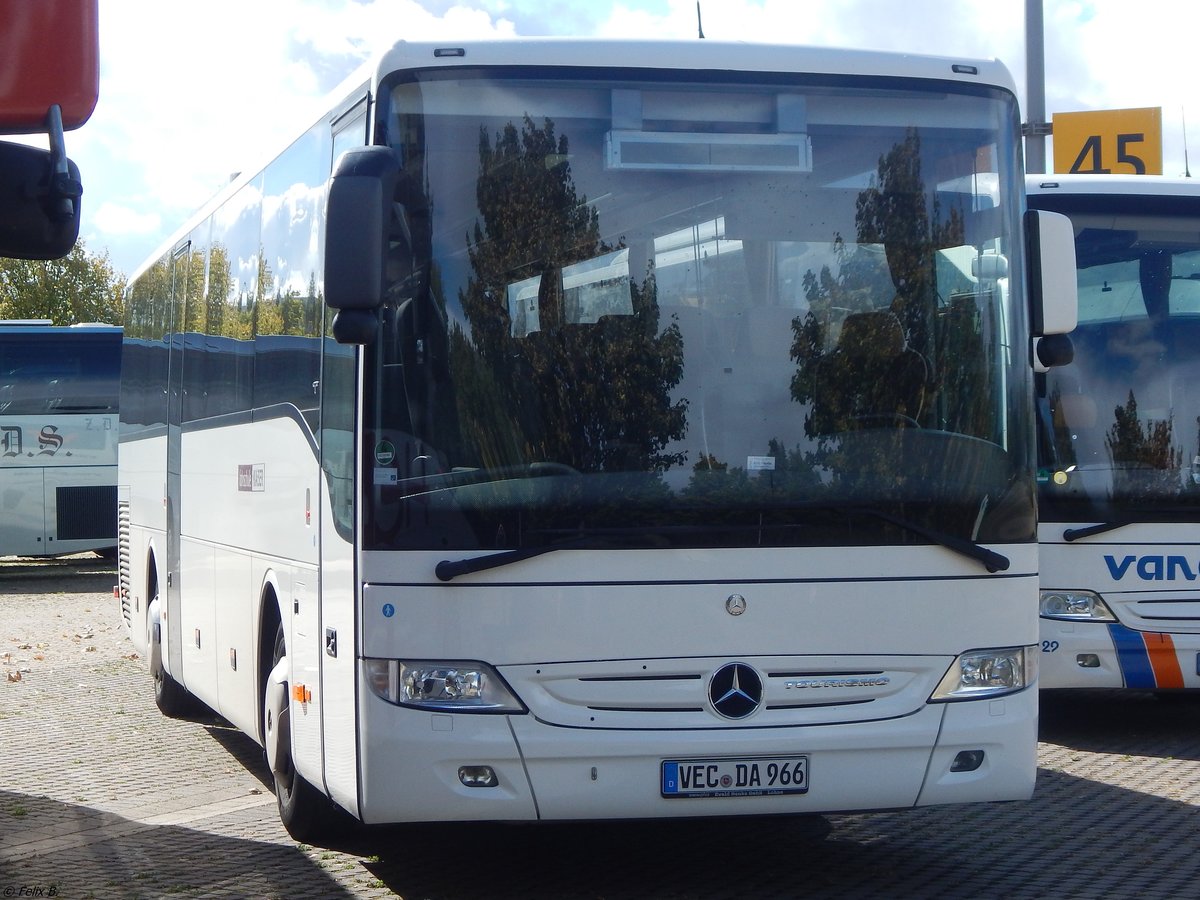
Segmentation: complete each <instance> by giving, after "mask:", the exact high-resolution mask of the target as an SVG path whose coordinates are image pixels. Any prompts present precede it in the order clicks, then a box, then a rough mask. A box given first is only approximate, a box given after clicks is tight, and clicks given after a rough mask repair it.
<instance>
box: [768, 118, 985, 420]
mask: <svg viewBox="0 0 1200 900" xmlns="http://www.w3.org/2000/svg"><path fill="white" fill-rule="evenodd" d="M942 214H943V210H942V209H941V208H940V204H939V203H938V201H937V200H936V199H935V200H934V201H933V209H932V212H931V211H930V209H929V204H928V201H927V198H926V188H925V184H924V180H923V177H922V172H921V141H920V137H919V136H918V135H917V133H916V131H915V130H912V129H910V130H909V132H908V134H907V136H906V137H905V139H904V140H903V141H902V142H900V143H898V144H896V145H895V146H894V147H892V149H891V150H890V151H888V152H887V153H886V154H884V155H883V156H882V157H880V159H879V167H878V172H877V175H876V177H875V178H874V179H873V183H872V185H871V186H870V187H868V188H866V189H865V190H863V191H862V192H861V193H860V194H859V196H858V200H857V202H856V210H855V226H856V232H857V234H856V241H857V244H858V245H859V246H857V247H855V248H853V249H851V248H848V247H847V246H846V244H845V242H844V241H843V239H842V238H841V236H840V235H839V236H837V237H836V248H837V254H838V263H839V271H838V275H837V276H836V277H835V276H834V275H833V274H832V273H831V272H830V270H829V268H828V267H827V266H826V267H823V268H822V270H821V272H820V274H819V275H818V274H815V273H813V272H812V271H809V272H807V273H806V274H805V276H804V289H805V293H806V295H807V298H808V302H809V312H808V314H807V315H806V316H805V318H804V319H803V320H802V321H801V320H797V321H795V322H793V325H792V328H793V333H794V338H795V339H794V342H793V345H792V358H793V359H795V360H796V362H797V363H798V365H797V369H796V373H795V374H794V375H793V377H792V385H791V390H792V397H793V399H794V400H796V401H797V402H798V403H808V404H810V405H811V406H810V411H809V414H808V416H807V418H806V419H805V431H806V433H807V434H808V435H809V436H810V437H816V438H822V437H824V436H827V435H830V434H834V433H839V432H845V431H850V430H854V429H857V428H864V427H867V428H872V427H893V426H897V427H899V426H906V425H907V426H917V425H924V424H926V418H927V414H929V413H930V412H931V411H932V409H933V408H934V405H935V404H934V398H935V395H936V394H937V393H938V392H939V390H940V388H941V386H942V384H943V383H944V381H945V380H946V378H947V376H948V374H950V373H948V372H947V371H946V370H944V369H940V368H938V367H937V365H936V364H937V363H938V362H939V361H940V360H942V359H952V360H963V361H966V360H970V361H972V362H971V363H969V365H970V366H973V367H974V368H975V371H972V372H968V371H960V372H955V373H954V374H955V376H956V382H957V383H956V385H955V386H956V388H957V389H958V395H959V396H968V397H969V396H971V395H972V393H973V392H972V391H971V390H970V388H971V387H972V386H973V385H978V384H980V383H981V380H982V379H984V378H986V373H985V372H984V371H983V367H984V366H985V365H986V358H985V357H984V355H983V352H982V351H983V342H982V338H981V335H980V330H979V328H978V325H977V323H975V322H973V321H971V319H972V318H973V306H974V298H967V299H966V301H965V303H964V304H962V305H963V306H964V308H963V310H962V316H961V318H964V319H966V320H967V321H965V322H963V323H961V324H962V325H965V326H966V327H958V328H943V329H942V331H941V333H939V331H938V327H937V326H938V322H937V321H936V320H935V317H936V316H938V315H941V316H942V318H943V320H944V321H945V322H946V323H950V324H955V323H954V319H955V316H954V315H953V312H954V309H953V307H954V304H951V307H950V310H949V311H948V312H942V313H939V309H938V307H939V297H938V293H937V285H936V280H935V273H936V270H935V259H936V257H935V254H936V251H937V250H938V249H940V248H944V247H954V246H958V245H961V244H962V243H963V242H964V225H963V218H962V214H961V212H960V211H959V210H957V209H950V210H948V211H946V215H945V220H944V221H942V218H943V215H942ZM864 245H865V246H864ZM873 246H882V247H883V249H884V253H885V255H886V260H885V262H886V267H887V271H888V274H889V276H890V282H891V283H890V284H881V283H880V276H879V268H880V263H881V260H879V259H878V258H877V254H875V253H872V251H871V249H869V248H871V247H873ZM885 291H886V292H887V294H885V296H886V295H890V296H891V300H890V302H889V303H887V304H884V303H882V302H881V293H883V292H885ZM967 304H969V306H967ZM972 326H974V327H972ZM835 333H836V338H835ZM951 344H953V346H950V345H951ZM971 345H973V346H971ZM972 351H973V352H972ZM975 396H976V397H978V395H977V394H976V395H975ZM942 412H943V413H944V412H945V410H942ZM953 418H954V420H955V421H956V423H959V424H958V427H959V429H960V430H965V431H967V432H968V433H981V432H979V431H976V430H974V429H972V428H963V427H962V424H961V423H960V422H959V419H960V418H961V417H960V416H959V415H955V416H954V417H953ZM976 427H986V424H985V423H979V425H978V426H976ZM982 433H986V432H982Z"/></svg>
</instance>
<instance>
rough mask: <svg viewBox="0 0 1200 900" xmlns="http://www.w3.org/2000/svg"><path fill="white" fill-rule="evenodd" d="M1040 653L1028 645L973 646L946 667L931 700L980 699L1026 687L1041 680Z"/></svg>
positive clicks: (1013, 692) (939, 701) (936, 701)
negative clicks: (1038, 655) (1038, 676)
mask: <svg viewBox="0 0 1200 900" xmlns="http://www.w3.org/2000/svg"><path fill="white" fill-rule="evenodd" d="M1037 660H1038V657H1037V654H1036V653H1032V652H1030V651H1029V649H1028V648H1026V647H1003V648H1000V649H994V650H972V651H970V652H969V653H964V654H962V655H961V656H959V657H958V658H957V659H955V660H954V662H953V663H952V664H951V665H950V668H949V669H947V670H946V674H945V675H943V676H942V680H941V681H940V682H938V686H937V688H936V689H935V690H934V692H933V693H932V694H931V695H930V697H929V700H930V702H935V703H944V702H946V701H950V700H978V699H981V698H985V697H1001V696H1003V695H1005V694H1015V693H1016V692H1017V691H1023V690H1024V689H1025V688H1027V687H1029V685H1031V684H1034V683H1035V682H1036V681H1037V665H1038V663H1037Z"/></svg>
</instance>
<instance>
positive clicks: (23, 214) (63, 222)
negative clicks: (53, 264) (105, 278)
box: [0, 142, 83, 259]
mask: <svg viewBox="0 0 1200 900" xmlns="http://www.w3.org/2000/svg"><path fill="white" fill-rule="evenodd" d="M62 159H63V161H64V162H65V164H66V165H65V171H62V170H61V169H57V168H56V166H55V164H54V155H53V153H52V152H51V151H49V150H42V149H39V148H37V147H29V146H26V145H25V144H14V143H9V142H0V256H8V257H12V258H14V259H59V258H60V257H63V256H66V255H67V254H68V253H70V252H71V248H72V247H74V246H75V241H76V240H77V239H78V238H79V212H80V197H81V195H82V193H83V184H82V182H81V180H80V178H79V167H78V166H76V165H75V163H73V162H72V161H71V160H69V159H65V157H63V158H62Z"/></svg>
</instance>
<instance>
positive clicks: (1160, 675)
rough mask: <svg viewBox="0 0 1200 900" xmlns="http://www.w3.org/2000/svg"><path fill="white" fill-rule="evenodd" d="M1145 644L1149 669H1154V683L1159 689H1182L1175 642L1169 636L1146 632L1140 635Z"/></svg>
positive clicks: (1181, 673)
mask: <svg viewBox="0 0 1200 900" xmlns="http://www.w3.org/2000/svg"><path fill="white" fill-rule="evenodd" d="M1142 640H1143V641H1145V642H1146V653H1147V654H1148V655H1149V657H1150V667H1151V668H1152V669H1154V683H1155V684H1156V685H1157V686H1158V687H1160V688H1181V687H1183V672H1182V671H1181V670H1180V668H1179V657H1178V656H1176V655H1175V642H1174V641H1173V640H1171V636H1170V635H1169V634H1161V633H1158V632H1153V631H1148V632H1145V633H1144V634H1143V635H1142Z"/></svg>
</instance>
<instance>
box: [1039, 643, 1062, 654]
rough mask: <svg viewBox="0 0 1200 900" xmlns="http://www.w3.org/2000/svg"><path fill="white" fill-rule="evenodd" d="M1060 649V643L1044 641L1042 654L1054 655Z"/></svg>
mask: <svg viewBox="0 0 1200 900" xmlns="http://www.w3.org/2000/svg"><path fill="white" fill-rule="evenodd" d="M1057 649H1058V641H1042V652H1043V653H1053V652H1054V651H1055V650H1057Z"/></svg>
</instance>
